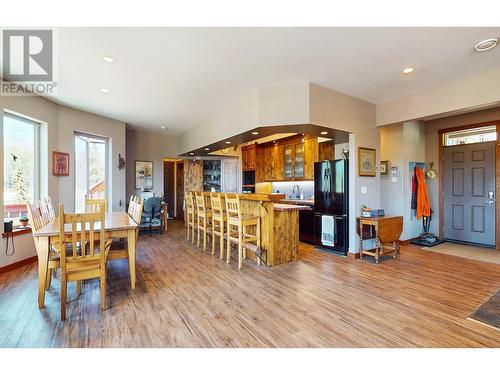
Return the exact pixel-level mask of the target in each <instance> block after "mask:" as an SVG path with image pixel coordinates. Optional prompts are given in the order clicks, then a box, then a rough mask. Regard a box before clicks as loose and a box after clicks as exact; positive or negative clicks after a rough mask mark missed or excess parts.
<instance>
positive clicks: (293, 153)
mask: <svg viewBox="0 0 500 375" xmlns="http://www.w3.org/2000/svg"><path fill="white" fill-rule="evenodd" d="M283 158H284V160H283V169H284V173H283V177H284V179H285V180H302V179H304V180H312V179H314V163H315V162H317V161H318V141H317V138H316V137H309V136H306V137H299V138H295V139H294V140H293V142H292V143H290V144H286V145H284V146H283Z"/></svg>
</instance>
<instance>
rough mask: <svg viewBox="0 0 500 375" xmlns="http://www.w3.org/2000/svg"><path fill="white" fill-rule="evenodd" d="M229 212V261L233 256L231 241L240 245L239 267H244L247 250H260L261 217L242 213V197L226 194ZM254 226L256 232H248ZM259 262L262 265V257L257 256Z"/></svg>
mask: <svg viewBox="0 0 500 375" xmlns="http://www.w3.org/2000/svg"><path fill="white" fill-rule="evenodd" d="M226 213H227V263H229V259H230V256H231V242H232V243H234V244H237V245H238V269H242V268H243V259H246V251H247V250H250V251H253V252H254V253H255V254H258V253H259V250H260V217H258V216H248V215H242V214H241V206H240V198H239V196H238V195H236V198H230V196H228V195H227V194H226ZM251 227H254V228H255V234H251V233H249V232H248V229H249V228H251ZM257 264H258V265H260V257H259V256H257Z"/></svg>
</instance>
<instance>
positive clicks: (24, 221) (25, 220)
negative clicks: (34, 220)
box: [19, 216, 29, 227]
mask: <svg viewBox="0 0 500 375" xmlns="http://www.w3.org/2000/svg"><path fill="white" fill-rule="evenodd" d="M28 221H29V219H28V218H27V217H26V216H21V217H20V218H19V223H20V224H21V226H23V227H26V226H28Z"/></svg>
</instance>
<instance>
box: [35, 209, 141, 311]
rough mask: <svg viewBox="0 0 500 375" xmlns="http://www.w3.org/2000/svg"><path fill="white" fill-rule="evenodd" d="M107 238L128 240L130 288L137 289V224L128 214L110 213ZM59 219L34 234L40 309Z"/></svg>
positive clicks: (67, 233) (66, 230)
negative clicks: (50, 250)
mask: <svg viewBox="0 0 500 375" xmlns="http://www.w3.org/2000/svg"><path fill="white" fill-rule="evenodd" d="M104 226H105V228H104V230H105V232H106V238H127V251H128V264H129V272H130V286H131V288H132V289H134V288H135V280H136V279H135V245H136V228H137V223H136V222H135V221H134V220H133V219H132V218H131V217H130V216H129V214H127V213H126V212H122V211H120V212H110V213H107V214H106V219H105V224H104ZM94 229H95V230H97V231H96V232H95V239H96V240H98V239H99V230H100V223H95V227H94ZM64 233H65V236H68V237H69V238H71V235H72V232H71V224H66V225H65V227H64ZM59 235H60V229H59V217H56V218H55V219H54V220H53V221H51V222H50V223H48V224H46V225H45V226H43V227H42V228H40V230H38V231H36V232H33V237H34V240H35V247H36V252H37V256H38V307H39V308H43V307H44V305H45V280H46V276H47V271H48V262H49V249H50V247H51V246H52V245H53V244H55V243H56V242H59Z"/></svg>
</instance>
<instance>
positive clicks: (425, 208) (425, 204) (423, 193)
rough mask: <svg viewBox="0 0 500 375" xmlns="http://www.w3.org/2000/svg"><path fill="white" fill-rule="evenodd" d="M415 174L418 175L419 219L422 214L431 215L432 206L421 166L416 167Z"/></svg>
mask: <svg viewBox="0 0 500 375" xmlns="http://www.w3.org/2000/svg"><path fill="white" fill-rule="evenodd" d="M415 176H417V182H418V186H417V219H420V218H422V216H430V215H431V206H430V205H429V197H428V196H427V185H426V184H425V177H424V172H423V171H422V169H420V168H419V167H415Z"/></svg>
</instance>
